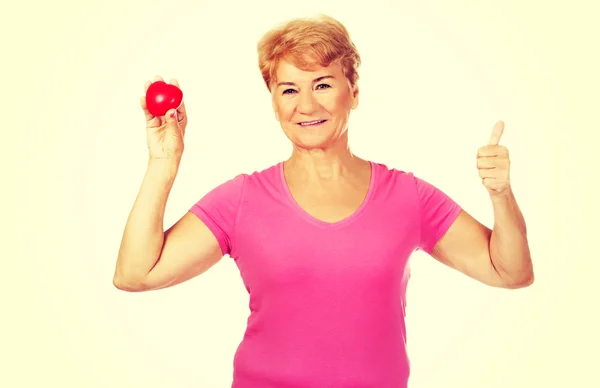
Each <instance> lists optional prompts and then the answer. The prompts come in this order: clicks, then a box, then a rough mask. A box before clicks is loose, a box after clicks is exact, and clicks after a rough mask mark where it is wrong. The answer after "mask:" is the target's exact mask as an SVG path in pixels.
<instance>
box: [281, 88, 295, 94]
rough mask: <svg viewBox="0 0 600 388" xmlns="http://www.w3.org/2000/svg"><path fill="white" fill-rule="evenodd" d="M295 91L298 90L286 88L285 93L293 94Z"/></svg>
mask: <svg viewBox="0 0 600 388" xmlns="http://www.w3.org/2000/svg"><path fill="white" fill-rule="evenodd" d="M294 92H296V91H295V90H294V89H285V90H284V91H283V94H291V93H294Z"/></svg>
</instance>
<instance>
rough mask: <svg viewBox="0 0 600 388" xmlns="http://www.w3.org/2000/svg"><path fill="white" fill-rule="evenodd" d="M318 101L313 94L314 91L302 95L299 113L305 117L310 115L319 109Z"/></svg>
mask: <svg viewBox="0 0 600 388" xmlns="http://www.w3.org/2000/svg"><path fill="white" fill-rule="evenodd" d="M317 106H318V104H317V101H316V99H315V97H314V96H313V94H312V91H309V92H305V93H300V101H299V102H298V112H299V113H301V114H304V115H310V114H312V113H313V112H314V111H315V110H316V109H317Z"/></svg>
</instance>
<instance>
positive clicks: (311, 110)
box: [114, 16, 533, 388]
mask: <svg viewBox="0 0 600 388" xmlns="http://www.w3.org/2000/svg"><path fill="white" fill-rule="evenodd" d="M258 53H259V67H260V70H261V73H262V76H263V79H264V81H265V84H266V86H267V87H268V88H269V91H270V93H271V94H272V102H273V110H274V113H275V117H276V119H277V120H278V121H279V122H280V124H281V127H282V129H283V131H284V132H285V134H286V136H287V137H288V138H289V140H290V141H291V142H292V144H293V152H292V155H291V156H290V157H289V159H287V160H286V161H284V162H280V163H277V164H275V165H273V166H271V167H269V168H266V169H265V170H263V171H260V172H255V173H253V174H240V175H238V176H236V177H234V178H233V179H230V180H229V181H227V182H225V183H223V184H221V185H220V186H218V187H216V188H215V189H213V190H212V191H211V192H209V193H208V194H206V195H205V196H204V197H203V198H201V199H200V200H199V201H198V202H197V203H195V204H194V205H193V206H192V207H191V209H190V211H189V212H188V213H187V214H185V215H184V216H183V217H182V218H181V219H180V220H179V221H178V222H177V223H176V224H175V225H173V226H172V227H171V228H170V229H168V230H167V231H166V232H164V233H163V216H164V211H165V206H166V202H167V197H168V195H169V192H170V190H171V186H172V184H173V181H174V179H175V177H176V175H177V171H178V168H179V163H180V160H181V155H182V153H183V144H184V143H183V138H184V133H185V129H186V126H187V119H188V118H187V113H186V110H185V106H184V105H182V106H181V107H180V108H179V109H178V110H177V111H170V112H168V113H167V115H166V116H165V117H153V116H152V115H151V114H150V113H149V112H148V110H147V109H146V107H145V101H144V99H143V98H142V100H141V104H142V107H143V108H144V112H145V113H146V120H147V133H148V146H149V152H150V157H149V161H148V168H147V171H146V176H145V178H144V180H143V183H142V186H141V189H140V191H139V195H138V197H137V199H136V201H135V204H134V206H133V209H132V211H131V214H130V216H129V219H128V221H127V224H126V227H125V232H124V235H123V240H122V244H121V248H120V251H119V256H118V260H117V265H116V271H115V276H114V284H115V286H116V287H118V288H119V289H122V290H127V291H145V290H155V289H160V288H165V287H170V286H174V285H176V284H179V283H181V282H184V281H186V280H188V279H191V278H193V277H195V276H197V275H199V274H201V273H203V272H205V271H206V270H207V269H209V268H210V267H211V266H213V265H214V264H215V263H216V262H217V261H218V260H219V259H220V258H221V257H223V256H224V255H229V256H230V257H232V258H233V259H234V260H235V261H236V264H237V266H238V267H239V269H240V273H241V276H242V279H243V281H244V284H245V286H246V288H247V290H248V292H249V295H250V310H251V314H250V317H249V319H248V326H247V330H246V333H245V335H244V338H243V341H242V342H241V344H240V346H239V348H238V350H237V352H236V355H235V360H234V369H235V372H234V381H233V387H238V388H247V387H260V388H269V387H277V388H285V387H303V388H309V387H374V388H375V387H376V388H383V387H406V386H407V381H408V377H409V361H408V357H407V354H406V347H405V339H406V332H405V323H404V316H405V313H404V306H405V293H406V285H407V281H408V278H409V271H408V266H407V262H408V259H409V256H410V255H411V253H412V252H413V251H414V250H416V249H421V250H423V251H425V252H427V253H429V254H430V255H431V256H433V257H434V258H436V259H438V260H440V261H441V262H443V263H445V264H447V265H448V266H450V267H453V268H455V269H457V270H459V271H461V272H463V273H465V274H466V275H468V276H471V277H473V278H475V279H477V280H479V281H481V282H482V283H484V284H488V285H490V286H495V287H505V288H518V287H524V286H527V285H529V284H531V282H532V281H533V271H532V265H531V260H530V255H529V249H528V244H527V239H526V233H525V223H524V221H523V218H522V216H521V214H520V211H519V208H518V206H517V204H516V202H515V199H514V196H513V194H512V191H511V188H510V184H509V179H508V166H509V160H508V152H507V150H506V148H504V147H502V146H499V145H498V141H499V138H500V135H501V133H502V129H503V127H502V123H499V124H498V125H497V126H496V127H495V128H494V130H493V131H492V137H491V138H490V143H489V144H488V145H487V146H484V147H482V148H481V149H480V150H479V153H478V162H477V165H478V168H479V169H480V177H481V178H482V182H483V184H484V185H485V186H486V188H487V189H488V190H489V194H490V198H491V199H492V204H493V210H494V215H495V223H494V229H493V230H490V229H488V228H486V227H485V226H483V225H482V224H481V223H479V222H478V221H476V220H475V219H473V218H472V217H471V216H470V215H469V214H467V213H466V212H465V211H464V210H462V208H461V207H460V206H459V205H458V204H457V203H455V202H454V201H453V200H452V199H451V198H449V197H448V196H447V195H446V194H444V193H443V192H442V191H440V190H439V189H437V188H436V187H434V186H433V185H431V184H429V183H427V182H425V181H424V180H422V179H419V178H417V177H415V176H414V175H413V174H412V173H406V172H403V171H401V170H396V169H389V168H388V167H386V166H385V165H383V164H380V163H376V162H373V161H368V160H365V159H361V158H360V157H358V156H356V155H354V154H353V153H352V152H351V151H350V149H349V147H348V120H349V116H350V112H351V111H352V110H353V109H356V107H357V106H358V95H359V89H358V86H357V80H358V73H357V69H358V66H359V64H360V57H359V54H358V52H357V50H356V48H355V46H354V45H353V43H352V42H351V40H350V38H349V36H348V33H347V31H346V29H345V28H344V26H343V25H341V24H340V23H339V22H337V21H336V20H334V19H332V18H329V17H325V16H323V17H319V18H315V19H299V20H293V21H291V22H289V23H287V24H285V25H283V26H281V27H279V28H276V29H274V30H272V31H270V32H269V33H267V34H266V35H265V36H264V37H263V39H262V40H261V41H260V43H259V45H258ZM172 82H173V83H175V84H176V83H177V82H176V81H175V80H172ZM147 86H148V83H147V84H146V87H147Z"/></svg>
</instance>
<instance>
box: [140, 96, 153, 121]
mask: <svg viewBox="0 0 600 388" xmlns="http://www.w3.org/2000/svg"><path fill="white" fill-rule="evenodd" d="M140 106H141V107H142V110H143V111H144V116H146V121H150V120H152V119H153V118H154V115H153V114H152V113H150V111H149V110H148V107H147V106H146V97H145V96H141V97H140Z"/></svg>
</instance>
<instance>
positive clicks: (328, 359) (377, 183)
mask: <svg viewBox="0 0 600 388" xmlns="http://www.w3.org/2000/svg"><path fill="white" fill-rule="evenodd" d="M371 166H372V173H371V183H370V188H369V191H368V194H367V196H366V198H365V200H364V202H363V204H362V206H361V207H360V208H359V209H358V210H357V211H356V212H355V213H354V214H353V215H352V216H350V217H349V218H346V219H344V220H342V221H340V222H336V223H326V222H323V221H320V220H318V219H315V218H313V217H312V216H310V215H309V214H308V213H306V212H304V211H303V210H302V208H300V207H299V206H298V204H297V203H296V202H295V201H294V199H293V197H292V196H291V194H290V192H289V190H288V186H287V184H286V183H285V179H284V175H283V163H281V162H280V163H277V164H276V165H274V166H272V167H269V168H267V169H265V170H263V171H260V172H254V173H252V174H240V175H238V176H236V177H235V178H233V179H231V180H229V181H227V182H225V183H223V184H222V185H219V186H218V187H216V188H215V189H213V190H212V191H210V192H209V193H208V194H206V195H205V196H204V197H203V198H202V199H200V201H198V203H196V204H195V205H194V206H193V207H192V208H191V211H192V212H193V213H194V214H196V215H197V216H198V217H199V218H200V219H201V220H202V221H203V222H204V223H205V224H206V225H207V226H208V227H209V228H210V230H211V231H212V232H213V233H214V234H215V236H216V238H217V239H218V241H219V244H220V246H221V249H222V250H223V254H228V255H229V256H230V257H231V258H233V259H234V260H235V262H236V264H237V266H238V268H239V270H240V274H241V277H242V280H243V282H244V285H245V286H246V289H247V290H248V293H249V297H250V302H249V307H250V316H249V318H248V322H247V328H246V332H245V334H244V337H243V339H242V341H241V343H240V345H239V347H238V349H237V351H236V354H235V357H234V376H233V385H232V388H313V387H314V388H324V387H336V388H342V387H343V388H350V387H352V388H387V387H390V388H392V387H393V388H404V387H406V386H407V382H408V377H409V371H410V363H409V360H408V356H407V352H406V328H405V322H404V318H405V306H406V304H405V296H406V286H407V282H408V279H409V277H410V271H409V268H408V259H409V257H410V255H411V254H412V253H413V252H414V251H415V250H416V249H421V250H423V251H425V252H427V253H430V252H431V250H432V248H433V246H434V245H435V243H436V242H437V241H438V240H439V239H440V238H441V237H442V236H443V235H444V233H445V232H446V231H447V229H448V228H449V227H450V225H451V224H452V222H453V221H454V220H455V219H456V217H457V216H458V214H459V212H460V210H461V208H460V206H459V205H458V204H457V203H456V202H454V201H453V200H452V199H451V198H450V197H449V196H447V195H446V194H444V193H443V192H442V191H441V190H439V189H437V188H436V187H434V186H433V185H431V184H429V183H427V182H425V181H424V180H421V179H419V178H417V177H415V176H414V175H413V174H412V173H407V172H403V171H400V170H396V169H389V168H388V167H386V166H385V165H383V164H379V163H375V162H371Z"/></svg>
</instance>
